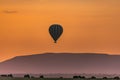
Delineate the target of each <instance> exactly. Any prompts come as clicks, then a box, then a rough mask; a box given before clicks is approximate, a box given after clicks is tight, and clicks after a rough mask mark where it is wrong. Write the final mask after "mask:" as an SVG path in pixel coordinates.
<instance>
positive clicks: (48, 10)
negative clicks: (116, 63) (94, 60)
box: [0, 0, 120, 61]
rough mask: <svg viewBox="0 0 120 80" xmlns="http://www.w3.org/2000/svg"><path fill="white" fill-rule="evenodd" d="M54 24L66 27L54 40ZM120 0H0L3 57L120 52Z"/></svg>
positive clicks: (1, 57)
mask: <svg viewBox="0 0 120 80" xmlns="http://www.w3.org/2000/svg"><path fill="white" fill-rule="evenodd" d="M52 24H60V25H62V26H63V28H64V32H63V35H62V36H61V37H60V39H59V40H58V43H57V44H54V41H53V40H52V38H51V36H50V35H49V33H48V28H49V26H50V25H52ZM119 34H120V0H0V61H3V60H6V59H9V58H11V57H14V56H18V55H29V54H36V53H44V52H73V53H74V52H90V53H91V52H94V53H109V54H120V37H119Z"/></svg>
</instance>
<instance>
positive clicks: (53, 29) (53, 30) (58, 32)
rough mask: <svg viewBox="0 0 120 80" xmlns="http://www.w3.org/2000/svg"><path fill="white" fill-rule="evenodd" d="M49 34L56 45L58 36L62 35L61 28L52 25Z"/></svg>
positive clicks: (57, 25)
mask: <svg viewBox="0 0 120 80" xmlns="http://www.w3.org/2000/svg"><path fill="white" fill-rule="evenodd" d="M49 33H50V35H51V37H52V38H53V40H54V42H55V43H57V40H58V39H59V38H60V36H61V35H62V33H63V28H62V26H61V25H59V24H53V25H51V26H50V28H49Z"/></svg>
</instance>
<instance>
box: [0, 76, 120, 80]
mask: <svg viewBox="0 0 120 80" xmlns="http://www.w3.org/2000/svg"><path fill="white" fill-rule="evenodd" d="M0 80H120V79H113V78H108V79H102V78H96V79H90V78H86V79H73V78H62V79H61V78H3V77H0Z"/></svg>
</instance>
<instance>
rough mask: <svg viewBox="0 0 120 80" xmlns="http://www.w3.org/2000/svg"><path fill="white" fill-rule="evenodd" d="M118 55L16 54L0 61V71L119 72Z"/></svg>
mask: <svg viewBox="0 0 120 80" xmlns="http://www.w3.org/2000/svg"><path fill="white" fill-rule="evenodd" d="M119 69H120V55H107V54H100V53H99V54H95V53H45V54H36V55H28V56H17V57H14V58H12V59H9V60H6V61H4V62H1V63H0V73H1V74H3V73H4V74H7V73H32V74H39V73H44V74H45V73H68V74H72V73H109V74H114V73H115V74H119V73H120V70H119Z"/></svg>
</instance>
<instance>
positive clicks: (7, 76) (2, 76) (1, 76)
mask: <svg viewBox="0 0 120 80" xmlns="http://www.w3.org/2000/svg"><path fill="white" fill-rule="evenodd" d="M0 76H1V77H8V76H7V75H4V74H3V75H0Z"/></svg>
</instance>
